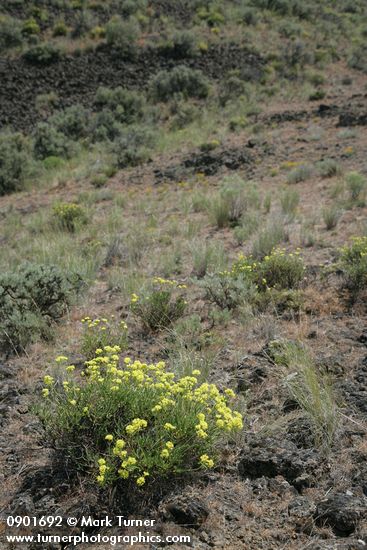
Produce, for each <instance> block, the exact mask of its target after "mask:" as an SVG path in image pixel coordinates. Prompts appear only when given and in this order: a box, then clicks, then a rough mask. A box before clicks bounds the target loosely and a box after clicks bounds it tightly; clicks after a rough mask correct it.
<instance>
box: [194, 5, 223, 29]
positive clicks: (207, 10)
mask: <svg viewBox="0 0 367 550" xmlns="http://www.w3.org/2000/svg"><path fill="white" fill-rule="evenodd" d="M197 17H198V19H200V20H202V21H205V22H206V23H207V25H208V26H209V27H213V28H216V27H218V26H219V25H222V24H223V23H225V16H224V13H223V12H222V8H221V6H218V4H214V5H210V4H209V5H208V6H207V7H206V6H202V7H200V8H199V9H198V10H197Z"/></svg>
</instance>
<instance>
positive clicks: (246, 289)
mask: <svg viewBox="0 0 367 550" xmlns="http://www.w3.org/2000/svg"><path fill="white" fill-rule="evenodd" d="M198 285H199V286H200V287H202V288H204V289H205V292H206V299H207V300H209V302H212V303H213V304H216V305H217V306H218V307H220V308H221V309H223V310H226V309H227V310H232V309H235V308H237V307H238V306H241V305H245V304H248V303H253V302H254V301H255V297H256V293H257V290H256V287H255V285H254V284H253V283H252V282H251V281H250V280H248V279H246V278H243V277H233V276H231V275H230V274H229V273H227V272H221V273H218V274H213V275H212V274H210V275H206V276H205V277H204V279H203V280H202V281H199V282H198Z"/></svg>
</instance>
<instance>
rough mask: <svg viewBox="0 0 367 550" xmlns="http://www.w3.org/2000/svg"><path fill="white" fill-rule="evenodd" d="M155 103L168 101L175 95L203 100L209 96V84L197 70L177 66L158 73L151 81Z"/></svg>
mask: <svg viewBox="0 0 367 550" xmlns="http://www.w3.org/2000/svg"><path fill="white" fill-rule="evenodd" d="M150 90H151V94H152V97H153V99H154V100H155V101H168V100H170V99H172V98H173V97H174V96H175V94H182V95H183V96H184V97H197V98H199V99H204V98H206V97H207V96H208V94H209V82H208V80H207V79H206V77H205V76H204V75H203V73H202V72H201V71H199V70H195V69H191V68H190V67H185V65H179V66H177V67H174V68H173V69H172V70H170V71H165V70H164V71H160V72H159V73H158V74H157V75H156V76H155V77H154V78H153V79H152V81H151V83H150Z"/></svg>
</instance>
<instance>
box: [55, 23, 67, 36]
mask: <svg viewBox="0 0 367 550" xmlns="http://www.w3.org/2000/svg"><path fill="white" fill-rule="evenodd" d="M67 34H68V27H67V25H66V24H65V21H63V20H60V21H56V23H55V24H54V27H53V29H52V35H53V36H67Z"/></svg>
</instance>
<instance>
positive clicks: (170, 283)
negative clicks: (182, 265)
mask: <svg viewBox="0 0 367 550" xmlns="http://www.w3.org/2000/svg"><path fill="white" fill-rule="evenodd" d="M153 283H155V284H159V285H168V286H175V287H177V288H187V286H186V285H184V284H182V283H178V282H177V281H175V280H174V279H163V278H162V277H154V279H153Z"/></svg>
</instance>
